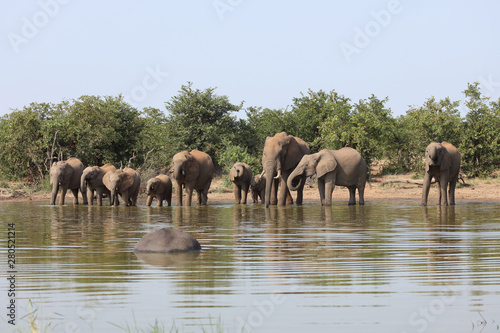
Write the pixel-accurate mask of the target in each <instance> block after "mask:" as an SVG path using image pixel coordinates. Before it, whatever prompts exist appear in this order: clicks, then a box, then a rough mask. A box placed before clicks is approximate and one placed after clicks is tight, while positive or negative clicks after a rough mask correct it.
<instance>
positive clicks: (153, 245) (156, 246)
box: [134, 228, 201, 253]
mask: <svg viewBox="0 0 500 333" xmlns="http://www.w3.org/2000/svg"><path fill="white" fill-rule="evenodd" d="M198 250H201V246H200V243H198V241H197V240H196V239H195V238H194V237H193V236H191V235H189V234H187V233H185V232H184V231H180V230H176V229H171V228H162V229H160V230H156V231H153V232H150V233H149V234H147V235H145V236H144V237H142V238H141V239H140V240H139V241H138V242H137V244H136V245H135V247H134V252H149V253H172V252H190V251H198Z"/></svg>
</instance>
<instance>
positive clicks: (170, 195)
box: [165, 191, 172, 207]
mask: <svg viewBox="0 0 500 333" xmlns="http://www.w3.org/2000/svg"><path fill="white" fill-rule="evenodd" d="M165 200H167V205H168V207H170V206H172V191H169V192H168V193H167V197H166V199H165Z"/></svg>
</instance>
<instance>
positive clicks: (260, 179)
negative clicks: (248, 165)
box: [250, 174, 266, 204]
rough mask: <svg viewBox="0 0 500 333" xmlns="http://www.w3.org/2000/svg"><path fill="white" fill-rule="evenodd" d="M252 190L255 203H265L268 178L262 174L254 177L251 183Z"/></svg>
mask: <svg viewBox="0 0 500 333" xmlns="http://www.w3.org/2000/svg"><path fill="white" fill-rule="evenodd" d="M250 190H251V191H252V198H253V203H255V204H256V203H259V198H260V202H261V203H264V201H265V198H266V178H265V177H264V176H263V175H262V174H260V175H256V176H255V177H253V179H252V182H251V183H250Z"/></svg>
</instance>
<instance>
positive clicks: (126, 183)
mask: <svg viewBox="0 0 500 333" xmlns="http://www.w3.org/2000/svg"><path fill="white" fill-rule="evenodd" d="M122 177H123V179H122V183H121V185H120V192H124V191H126V190H127V189H129V188H130V187H131V186H132V185H133V184H134V177H133V176H132V175H131V174H130V173H128V172H123V173H122Z"/></svg>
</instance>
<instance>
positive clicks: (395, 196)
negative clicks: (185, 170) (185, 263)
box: [0, 175, 500, 205]
mask: <svg viewBox="0 0 500 333" xmlns="http://www.w3.org/2000/svg"><path fill="white" fill-rule="evenodd" d="M394 179H411V177H410V176H409V175H406V176H400V175H399V176H384V177H374V179H373V180H372V181H371V183H370V185H367V186H366V189H365V202H367V203H368V202H370V201H415V202H420V198H421V196H422V186H421V185H417V184H407V183H389V184H383V182H384V181H388V180H394ZM437 194H438V188H437V185H436V184H433V185H432V186H431V190H430V192H429V205H433V204H435V202H436V199H437ZM292 195H293V197H294V198H295V194H294V193H292ZM455 197H456V201H457V203H460V202H500V180H498V179H495V178H491V179H486V180H481V179H474V180H472V181H470V182H467V183H466V185H465V186H464V185H461V186H460V187H458V188H457V189H456V192H455ZM348 199H349V192H348V190H347V189H346V188H344V187H337V188H336V189H335V190H334V192H333V201H336V202H337V201H346V202H347V200H348ZM44 200H47V201H50V193H33V194H27V195H21V196H16V194H14V195H6V194H5V193H3V194H2V195H0V202H6V201H7V202H13V201H14V202H23V201H44ZM208 200H209V204H210V202H224V201H227V202H232V201H233V200H234V198H233V193H232V190H230V189H227V188H224V187H223V186H222V179H216V180H214V181H213V182H212V186H211V188H210V191H209V194H208ZM145 201H146V196H145V195H144V194H142V195H140V197H139V199H138V202H139V204H140V205H143V204H145ZM248 201H249V202H250V203H251V202H252V199H251V196H250V194H249V196H248ZM304 201H305V202H314V201H316V202H318V203H319V193H318V189H317V186H316V185H315V184H313V185H306V187H305V188H304ZM72 202H73V199H72V195H71V194H68V195H67V197H66V203H67V204H71V203H72ZM154 205H156V204H155V203H154Z"/></svg>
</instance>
